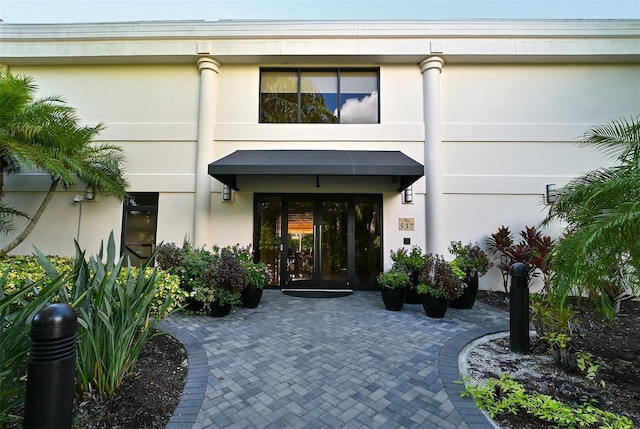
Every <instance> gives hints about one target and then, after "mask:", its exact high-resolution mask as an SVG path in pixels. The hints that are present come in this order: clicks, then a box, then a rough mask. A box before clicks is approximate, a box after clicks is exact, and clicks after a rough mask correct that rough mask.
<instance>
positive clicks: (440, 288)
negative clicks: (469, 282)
mask: <svg viewBox="0 0 640 429" xmlns="http://www.w3.org/2000/svg"><path fill="white" fill-rule="evenodd" d="M464 287H465V284H464V282H463V281H462V280H461V279H460V275H458V274H456V272H455V271H454V269H453V267H452V266H451V264H450V263H449V262H447V261H445V260H444V258H443V257H442V256H440V255H437V254H436V255H434V254H432V253H428V254H426V255H425V262H424V265H423V266H422V269H421V270H420V277H419V283H418V286H417V291H418V294H420V295H424V294H429V295H431V296H433V297H435V298H444V299H448V300H452V299H456V298H458V297H459V296H460V294H461V293H462V291H463V290H464Z"/></svg>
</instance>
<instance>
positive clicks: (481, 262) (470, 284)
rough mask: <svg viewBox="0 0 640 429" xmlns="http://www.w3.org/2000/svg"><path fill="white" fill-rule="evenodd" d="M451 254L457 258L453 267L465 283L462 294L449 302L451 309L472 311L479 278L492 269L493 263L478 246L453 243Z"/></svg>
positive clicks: (453, 262)
mask: <svg viewBox="0 0 640 429" xmlns="http://www.w3.org/2000/svg"><path fill="white" fill-rule="evenodd" d="M449 252H451V254H452V255H453V256H454V257H455V259H454V260H453V261H451V265H452V267H453V268H454V270H455V271H457V273H459V274H461V277H460V278H461V279H462V280H463V281H464V283H465V288H464V290H463V291H462V294H461V295H460V296H459V297H458V298H456V299H452V300H451V301H450V302H449V307H452V308H462V309H470V308H473V304H474V303H475V302H476V296H477V295H478V278H479V277H482V276H483V275H485V274H486V273H487V271H489V268H491V262H490V261H489V256H488V255H487V253H486V252H485V251H484V250H482V248H480V246H479V245H478V244H471V242H469V243H467V244H462V242H461V241H452V242H451V243H450V245H449Z"/></svg>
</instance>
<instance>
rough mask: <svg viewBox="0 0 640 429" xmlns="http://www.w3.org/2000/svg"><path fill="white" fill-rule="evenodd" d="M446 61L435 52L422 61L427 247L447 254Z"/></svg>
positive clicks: (429, 249)
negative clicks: (442, 97) (443, 97)
mask: <svg viewBox="0 0 640 429" xmlns="http://www.w3.org/2000/svg"><path fill="white" fill-rule="evenodd" d="M443 65H444V61H443V59H442V58H441V57H438V56H433V57H429V58H427V59H425V60H423V61H422V62H421V63H420V70H421V71H422V88H423V103H424V177H425V180H426V198H425V217H426V223H425V225H426V249H425V250H426V251H427V252H434V253H439V254H445V252H446V250H447V245H448V242H446V237H444V234H443V233H442V231H443V228H444V207H443V195H442V161H443V160H442V130H441V120H442V119H441V105H440V73H441V72H442V66H443Z"/></svg>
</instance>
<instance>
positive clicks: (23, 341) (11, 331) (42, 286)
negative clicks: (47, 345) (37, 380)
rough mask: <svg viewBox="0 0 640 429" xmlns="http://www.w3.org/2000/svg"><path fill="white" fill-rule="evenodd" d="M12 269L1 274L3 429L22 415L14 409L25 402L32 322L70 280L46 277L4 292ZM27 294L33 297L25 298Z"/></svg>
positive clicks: (0, 394) (0, 419)
mask: <svg viewBox="0 0 640 429" xmlns="http://www.w3.org/2000/svg"><path fill="white" fill-rule="evenodd" d="M11 270H12V268H11V267H8V268H6V269H5V270H4V272H3V273H2V276H1V277H0V428H3V427H5V426H6V425H8V424H17V422H18V419H19V418H18V417H17V415H16V413H15V412H13V410H14V409H15V408H16V407H18V406H20V405H22V404H24V394H25V389H24V388H25V383H24V377H25V375H26V357H27V353H28V351H29V329H30V326H31V321H32V320H33V317H34V316H35V315H36V313H38V311H40V310H41V309H42V308H44V307H45V306H46V305H47V304H49V303H50V302H51V300H52V299H53V297H54V296H55V295H56V294H57V292H58V289H60V288H61V286H62V285H64V284H65V283H66V281H67V276H60V277H58V278H56V279H55V280H54V281H51V282H49V283H46V282H45V279H40V280H38V281H35V282H31V281H26V283H25V284H23V285H21V286H20V287H18V288H16V287H13V288H12V292H10V293H5V290H7V289H8V288H7V287H6V282H7V279H8V277H9V275H10V272H11ZM27 295H32V297H31V298H30V299H26V298H25V297H26V296H27Z"/></svg>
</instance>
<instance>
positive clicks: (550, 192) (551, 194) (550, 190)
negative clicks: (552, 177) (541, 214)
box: [546, 183, 556, 204]
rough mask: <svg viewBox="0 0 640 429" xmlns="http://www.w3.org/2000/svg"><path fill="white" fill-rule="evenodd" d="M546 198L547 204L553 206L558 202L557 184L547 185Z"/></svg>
mask: <svg viewBox="0 0 640 429" xmlns="http://www.w3.org/2000/svg"><path fill="white" fill-rule="evenodd" d="M546 198H547V204H552V203H554V202H555V201H556V184H555V183H549V184H548V185H547V194H546Z"/></svg>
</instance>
